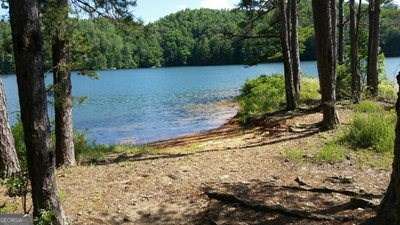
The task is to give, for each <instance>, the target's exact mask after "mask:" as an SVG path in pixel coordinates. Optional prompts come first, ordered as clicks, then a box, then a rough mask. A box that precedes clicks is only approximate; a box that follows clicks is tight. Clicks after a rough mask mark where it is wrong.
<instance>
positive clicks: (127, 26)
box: [0, 1, 400, 95]
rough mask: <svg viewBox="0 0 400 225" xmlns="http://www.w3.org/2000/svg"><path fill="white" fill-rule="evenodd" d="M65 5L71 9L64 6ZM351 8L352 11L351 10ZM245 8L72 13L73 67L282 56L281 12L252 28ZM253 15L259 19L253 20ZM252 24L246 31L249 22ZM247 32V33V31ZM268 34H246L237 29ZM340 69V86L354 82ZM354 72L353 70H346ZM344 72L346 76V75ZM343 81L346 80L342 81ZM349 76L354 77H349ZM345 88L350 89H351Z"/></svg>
mask: <svg viewBox="0 0 400 225" xmlns="http://www.w3.org/2000/svg"><path fill="white" fill-rule="evenodd" d="M50 2H52V1H50ZM299 9H300V12H299V15H300V20H299V21H300V27H299V40H300V43H299V44H300V52H301V57H302V59H303V60H313V59H315V55H314V52H315V41H314V39H315V37H314V32H313V21H312V19H311V17H310V15H311V14H312V10H311V4H310V2H309V1H304V2H300V5H299ZM59 10H65V9H59ZM59 10H47V11H44V12H43V13H45V14H46V16H43V17H42V18H43V24H44V25H45V26H44V28H45V32H44V33H45V43H44V50H45V62H46V67H47V70H48V69H50V68H51V51H50V48H51V43H50V37H51V32H50V31H51V30H52V29H51V28H52V27H53V28H54V27H57V26H58V25H59V24H58V22H55V21H58V20H59V19H60V16H62V13H60V12H59ZM347 13H348V12H347V11H346V14H347ZM399 15H400V10H399V9H398V8H395V7H392V6H390V5H386V6H384V7H383V8H382V17H381V25H382V32H381V33H382V35H381V36H382V38H381V46H382V49H383V53H384V54H385V55H386V56H389V57H392V56H399V55H400V29H399V27H398V26H395V25H396V24H399V23H400V21H399V18H400V16H399ZM247 16H248V13H246V12H244V11H240V10H231V11H228V10H212V9H196V10H183V11H180V12H177V13H174V14H171V15H168V16H166V17H164V18H162V19H160V20H158V21H156V22H154V23H150V24H147V25H144V24H141V23H137V22H126V21H111V20H107V19H99V18H97V19H78V18H70V19H69V21H68V22H67V26H68V32H66V33H65V34H64V35H67V36H68V38H69V40H70V47H71V65H70V67H71V69H72V70H82V71H85V70H98V69H112V68H116V69H125V68H137V67H160V66H182V65H221V64H255V63H260V62H268V61H271V60H279V59H280V58H281V54H280V49H281V47H280V42H279V38H278V37H279V33H278V32H277V31H279V29H278V27H277V23H275V21H276V18H275V17H276V15H275V14H274V13H270V14H267V15H265V16H261V17H260V19H259V20H255V21H254V23H253V24H252V29H251V31H249V30H248V28H249V27H248V26H246V25H247V22H248V21H249V20H251V19H250V18H248V17H247ZM252 21H253V20H252ZM361 25H362V26H361V28H360V32H361V33H360V47H363V46H367V44H366V41H367V26H366V24H365V23H362V24H361ZM245 27H246V30H245V31H244V28H245ZM245 32H246V33H245ZM244 34H248V35H251V36H257V35H260V36H268V38H251V39H246V40H245V39H242V38H239V37H234V36H235V35H239V36H241V35H244ZM360 55H362V57H361V59H362V60H361V61H360V65H361V71H362V74H365V66H364V64H365V60H364V59H365V58H366V48H360ZM13 71H14V63H13V53H12V42H11V29H10V26H9V24H8V22H0V73H12V72H13ZM341 74H342V75H343V74H344V73H341V71H340V69H339V70H338V75H339V81H338V86H343V85H346V84H350V82H346V79H347V78H345V77H341ZM346 74H349V73H346ZM342 78H343V79H342ZM342 81H343V82H342ZM347 81H348V79H347ZM339 89H340V90H346V92H345V93H340V92H339V95H341V94H346V93H348V89H342V88H339Z"/></svg>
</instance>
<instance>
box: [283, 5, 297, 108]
mask: <svg viewBox="0 0 400 225" xmlns="http://www.w3.org/2000/svg"><path fill="white" fill-rule="evenodd" d="M279 6H280V16H281V22H282V23H281V45H282V56H283V62H284V63H283V64H284V68H285V90H286V107H287V110H294V109H296V108H297V103H296V96H295V90H294V86H293V68H292V57H291V54H290V53H291V52H290V42H289V36H290V34H289V33H290V32H289V27H288V25H289V23H288V7H287V6H288V5H287V0H279Z"/></svg>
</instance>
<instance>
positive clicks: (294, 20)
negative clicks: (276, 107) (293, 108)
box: [289, 0, 301, 102]
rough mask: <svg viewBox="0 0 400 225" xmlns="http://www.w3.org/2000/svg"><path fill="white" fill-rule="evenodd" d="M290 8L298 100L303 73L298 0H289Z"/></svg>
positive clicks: (291, 39) (293, 70) (292, 54)
mask: <svg viewBox="0 0 400 225" xmlns="http://www.w3.org/2000/svg"><path fill="white" fill-rule="evenodd" d="M289 8H290V9H289V10H290V24H291V27H290V28H291V32H290V33H291V35H290V49H291V50H290V56H291V57H292V72H293V87H294V92H295V96H296V101H297V102H298V101H299V99H300V88H301V77H300V76H301V74H300V50H299V33H298V25H299V12H298V4H297V0H289Z"/></svg>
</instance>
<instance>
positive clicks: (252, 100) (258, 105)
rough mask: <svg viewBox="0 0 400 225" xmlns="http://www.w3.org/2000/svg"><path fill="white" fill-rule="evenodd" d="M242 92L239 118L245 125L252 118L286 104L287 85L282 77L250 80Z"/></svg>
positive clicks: (274, 76)
mask: <svg viewBox="0 0 400 225" xmlns="http://www.w3.org/2000/svg"><path fill="white" fill-rule="evenodd" d="M240 92H241V93H240V96H239V97H238V101H239V105H240V112H239V117H240V119H241V121H242V122H244V123H246V122H247V121H248V120H249V119H250V118H253V117H257V116H261V115H263V114H265V113H267V112H272V111H275V110H278V109H280V108H281V107H282V105H283V104H284V102H285V84H284V80H283V76H281V75H273V76H260V77H258V78H256V79H252V80H248V81H247V82H246V83H245V84H244V86H243V88H242V89H241V91H240Z"/></svg>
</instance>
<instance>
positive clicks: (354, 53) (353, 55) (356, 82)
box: [349, 0, 361, 103]
mask: <svg viewBox="0 0 400 225" xmlns="http://www.w3.org/2000/svg"><path fill="white" fill-rule="evenodd" d="M349 7H350V67H351V90H352V99H353V102H354V103H358V102H359V101H360V95H361V76H360V72H359V69H358V31H357V30H358V28H357V27H358V26H357V23H358V22H357V13H356V9H355V0H350V1H349ZM358 13H361V12H358Z"/></svg>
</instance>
